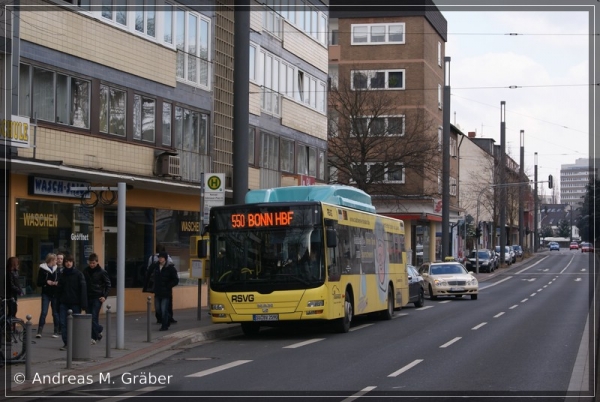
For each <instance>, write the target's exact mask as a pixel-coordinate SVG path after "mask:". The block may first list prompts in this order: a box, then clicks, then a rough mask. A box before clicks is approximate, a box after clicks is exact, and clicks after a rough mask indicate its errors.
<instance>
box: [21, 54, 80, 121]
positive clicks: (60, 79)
mask: <svg viewBox="0 0 600 402" xmlns="http://www.w3.org/2000/svg"><path fill="white" fill-rule="evenodd" d="M19 76H20V82H19V113H20V114H21V115H23V116H27V117H31V118H36V117H37V118H38V119H39V120H44V121H49V122H53V123H59V124H64V125H68V126H72V127H77V128H84V129H89V128H90V82H89V81H86V80H82V79H79V78H76V77H72V76H69V75H65V74H61V73H56V72H54V71H51V70H45V69H42V68H38V67H32V66H29V65H27V64H21V66H20V67H19ZM29 77H32V78H31V79H29Z"/></svg>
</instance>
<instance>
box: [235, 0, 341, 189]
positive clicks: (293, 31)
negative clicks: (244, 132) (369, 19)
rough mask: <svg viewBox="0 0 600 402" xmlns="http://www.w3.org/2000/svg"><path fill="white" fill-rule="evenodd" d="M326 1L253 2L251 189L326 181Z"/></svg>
mask: <svg viewBox="0 0 600 402" xmlns="http://www.w3.org/2000/svg"><path fill="white" fill-rule="evenodd" d="M325 4H326V2H321V1H316V0H315V1H312V0H306V1H305V0H289V1H288V0H286V1H271V0H270V1H264V2H260V3H258V2H253V3H252V8H251V10H252V11H251V15H250V53H249V57H250V77H249V80H250V84H249V91H250V108H249V109H250V110H249V111H250V116H249V126H250V127H249V133H248V135H249V151H250V152H249V155H248V163H249V173H248V187H249V188H251V189H257V188H269V187H277V186H291V185H311V184H315V183H324V182H325V180H326V176H325V170H326V169H325V168H326V164H327V114H326V94H327V68H328V65H327V50H328V48H327V35H326V33H327V27H328V19H329V16H328V8H327V6H326V5H325ZM237 162H238V161H236V163H237Z"/></svg>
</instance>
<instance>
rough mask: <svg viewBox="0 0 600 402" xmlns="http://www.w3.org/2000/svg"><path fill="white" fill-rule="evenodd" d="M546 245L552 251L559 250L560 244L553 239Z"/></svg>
mask: <svg viewBox="0 0 600 402" xmlns="http://www.w3.org/2000/svg"><path fill="white" fill-rule="evenodd" d="M548 246H549V248H550V251H552V250H556V251H560V245H559V244H558V243H557V242H555V241H552V242H550V243H549V244H548Z"/></svg>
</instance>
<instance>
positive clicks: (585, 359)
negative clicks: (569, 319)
mask: <svg viewBox="0 0 600 402" xmlns="http://www.w3.org/2000/svg"><path fill="white" fill-rule="evenodd" d="M589 324H590V316H589V314H588V316H587V319H586V320H585V328H584V329H583V335H582V337H581V342H580V343H579V350H578V351H577V358H576V359H575V366H574V367H573V374H571V380H570V381H569V387H568V388H567V391H571V392H582V391H588V390H589V384H590V374H592V375H593V371H592V373H590V371H591V370H593V368H590V349H589V346H588V345H589V339H588V338H589ZM592 352H593V350H592Z"/></svg>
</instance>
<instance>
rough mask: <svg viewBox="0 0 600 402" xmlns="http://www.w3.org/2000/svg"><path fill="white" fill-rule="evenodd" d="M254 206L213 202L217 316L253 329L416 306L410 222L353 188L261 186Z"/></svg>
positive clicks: (345, 322)
mask: <svg viewBox="0 0 600 402" xmlns="http://www.w3.org/2000/svg"><path fill="white" fill-rule="evenodd" d="M245 202H246V203H245V204H242V205H228V206H222V207H213V208H211V210H210V220H209V225H208V227H207V230H208V231H209V233H210V242H209V245H210V246H209V247H210V255H211V262H210V281H209V286H210V315H211V317H212V321H213V322H214V323H241V326H242V330H243V332H244V333H245V334H246V335H255V334H256V333H258V331H259V330H260V327H261V326H262V325H264V326H272V325H277V324H279V323H282V322H284V321H305V320H321V321H331V322H332V323H333V325H334V327H335V329H336V330H337V331H338V332H348V330H349V329H350V325H351V322H352V318H353V316H355V315H360V314H367V313H373V312H380V313H381V315H382V317H383V318H384V319H391V318H392V315H393V313H394V309H396V308H401V307H402V306H404V305H406V304H407V303H408V298H409V294H408V277H407V271H406V254H405V251H404V222H403V221H401V220H397V219H392V218H389V217H385V216H381V215H377V214H376V213H375V208H374V207H373V205H372V204H371V197H370V196H369V195H368V194H366V193H365V192H363V191H361V190H358V189H356V188H353V187H347V186H339V185H334V186H297V187H282V188H273V189H263V190H253V191H249V192H248V193H247V195H246V199H245Z"/></svg>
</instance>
